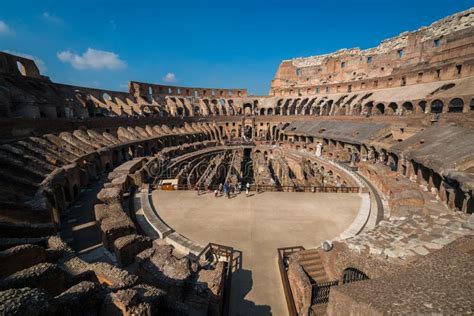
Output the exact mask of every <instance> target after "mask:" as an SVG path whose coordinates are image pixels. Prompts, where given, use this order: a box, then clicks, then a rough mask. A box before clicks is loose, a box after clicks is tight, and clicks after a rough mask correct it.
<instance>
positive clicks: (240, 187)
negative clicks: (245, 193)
mask: <svg viewBox="0 0 474 316" xmlns="http://www.w3.org/2000/svg"><path fill="white" fill-rule="evenodd" d="M237 186H238V189H239V194H240V193H242V183H240V182H239V184H237Z"/></svg>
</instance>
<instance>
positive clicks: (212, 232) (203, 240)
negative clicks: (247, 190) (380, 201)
mask: <svg viewBox="0 0 474 316" xmlns="http://www.w3.org/2000/svg"><path fill="white" fill-rule="evenodd" d="M360 202H361V198H360V196H359V194H348V193H339V194H336V193H316V194H313V193H284V192H275V193H273V192H272V193H271V192H265V193H260V194H256V193H253V194H251V195H250V196H249V197H246V196H245V194H241V195H237V196H236V197H234V198H231V199H227V198H225V197H218V198H216V197H214V194H213V193H208V194H203V195H200V196H197V194H196V192H194V191H154V192H153V204H154V206H155V208H156V210H157V212H158V213H159V215H160V217H161V218H162V219H163V220H164V221H165V222H166V223H167V224H168V225H169V226H170V227H172V228H173V229H174V230H175V231H177V232H178V233H180V234H182V235H184V236H186V237H187V238H189V239H191V240H193V241H195V242H198V243H200V244H201V245H206V244H207V243H208V242H215V243H218V244H223V245H227V246H232V247H234V248H235V249H236V250H238V251H241V252H242V268H241V269H240V270H237V271H236V272H235V273H234V274H233V279H232V294H231V313H230V314H231V315H287V308H286V305H285V297H284V294H283V288H282V285H281V280H280V275H279V272H278V265H277V248H279V247H285V246H298V245H303V246H304V247H305V248H311V247H316V246H318V245H320V243H321V242H322V241H323V240H325V239H331V238H334V237H336V236H338V235H339V234H340V233H341V232H342V231H344V230H345V229H346V228H347V227H348V226H349V225H350V224H351V222H352V221H353V220H354V218H355V216H356V215H357V212H358V210H359V205H360Z"/></svg>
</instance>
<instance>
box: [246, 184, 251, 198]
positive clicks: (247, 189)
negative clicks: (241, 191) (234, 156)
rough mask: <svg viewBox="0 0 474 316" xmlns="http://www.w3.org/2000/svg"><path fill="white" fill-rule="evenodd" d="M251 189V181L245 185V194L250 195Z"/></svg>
mask: <svg viewBox="0 0 474 316" xmlns="http://www.w3.org/2000/svg"><path fill="white" fill-rule="evenodd" d="M249 191H250V183H248V182H247V185H246V186H245V195H246V196H249Z"/></svg>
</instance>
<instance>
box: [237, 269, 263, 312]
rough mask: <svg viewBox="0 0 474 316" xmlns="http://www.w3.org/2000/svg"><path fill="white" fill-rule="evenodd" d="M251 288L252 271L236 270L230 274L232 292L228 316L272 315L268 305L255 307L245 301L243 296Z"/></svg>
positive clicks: (250, 302) (252, 303)
mask: <svg viewBox="0 0 474 316" xmlns="http://www.w3.org/2000/svg"><path fill="white" fill-rule="evenodd" d="M252 286H253V280H252V271H250V270H244V269H238V270H236V271H234V273H233V274H232V292H231V298H230V315H232V316H234V315H237V316H244V315H245V316H248V315H252V316H253V315H258V316H260V315H264V316H265V315H272V313H271V308H270V306H268V305H256V304H255V303H254V302H252V301H249V300H246V299H245V296H246V295H247V293H249V292H250V290H251V289H252Z"/></svg>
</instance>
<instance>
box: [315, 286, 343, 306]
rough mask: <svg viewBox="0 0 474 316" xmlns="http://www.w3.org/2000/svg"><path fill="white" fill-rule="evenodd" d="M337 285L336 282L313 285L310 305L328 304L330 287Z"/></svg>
mask: <svg viewBox="0 0 474 316" xmlns="http://www.w3.org/2000/svg"><path fill="white" fill-rule="evenodd" d="M338 284H339V281H338V280H335V281H329V282H324V283H320V284H318V283H315V284H313V285H312V290H311V304H312V305H317V304H326V303H327V302H329V293H330V291H331V287H332V286H336V285H338Z"/></svg>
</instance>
